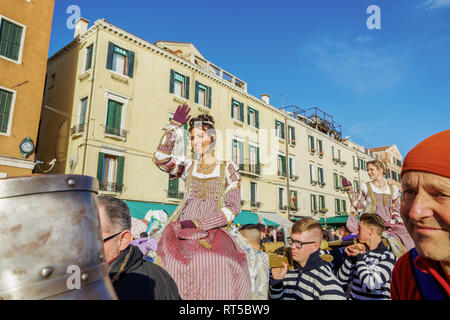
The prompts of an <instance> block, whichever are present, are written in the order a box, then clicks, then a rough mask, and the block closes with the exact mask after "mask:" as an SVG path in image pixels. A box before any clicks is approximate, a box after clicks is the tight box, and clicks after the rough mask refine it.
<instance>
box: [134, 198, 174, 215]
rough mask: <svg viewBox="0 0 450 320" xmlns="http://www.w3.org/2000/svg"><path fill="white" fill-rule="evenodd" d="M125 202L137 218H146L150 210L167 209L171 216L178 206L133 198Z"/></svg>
mask: <svg viewBox="0 0 450 320" xmlns="http://www.w3.org/2000/svg"><path fill="white" fill-rule="evenodd" d="M125 203H126V204H127V205H128V208H130V213H131V216H132V217H133V218H136V219H144V218H145V214H146V213H147V212H148V210H165V211H166V212H167V214H168V215H169V216H170V215H171V214H172V212H174V211H175V209H176V207H177V205H175V204H167V203H155V202H143V201H131V200H125Z"/></svg>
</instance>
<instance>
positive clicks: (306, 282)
mask: <svg viewBox="0 0 450 320" xmlns="http://www.w3.org/2000/svg"><path fill="white" fill-rule="evenodd" d="M291 239H292V245H291V254H292V260H294V261H295V262H296V263H297V264H298V266H297V268H296V269H295V270H290V271H288V265H287V264H285V263H283V267H279V268H272V272H271V277H270V286H269V287H270V292H269V294H270V299H281V300H345V294H344V291H343V289H342V287H341V285H340V284H339V282H338V281H337V279H336V277H335V275H334V274H333V271H332V270H331V267H330V265H329V264H328V263H326V262H325V261H323V260H322V259H321V258H320V251H319V248H320V242H321V241H322V226H321V225H320V223H319V222H318V221H317V220H315V219H312V218H303V219H301V220H298V221H296V222H295V223H294V224H293V225H292V229H291Z"/></svg>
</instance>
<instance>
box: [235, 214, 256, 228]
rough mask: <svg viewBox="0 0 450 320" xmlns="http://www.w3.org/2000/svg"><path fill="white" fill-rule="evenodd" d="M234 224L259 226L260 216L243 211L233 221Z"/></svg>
mask: <svg viewBox="0 0 450 320" xmlns="http://www.w3.org/2000/svg"><path fill="white" fill-rule="evenodd" d="M233 223H234V224H239V225H241V226H243V225H246V224H257V223H259V219H258V215H257V214H256V213H253V212H250V211H241V212H240V213H239V214H238V215H237V216H236V217H235V218H234V220H233Z"/></svg>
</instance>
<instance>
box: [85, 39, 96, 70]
mask: <svg viewBox="0 0 450 320" xmlns="http://www.w3.org/2000/svg"><path fill="white" fill-rule="evenodd" d="M93 51H94V45H93V44H91V45H90V46H89V47H87V48H86V68H85V69H84V70H85V71H87V70H89V69H90V68H91V67H92V55H93Z"/></svg>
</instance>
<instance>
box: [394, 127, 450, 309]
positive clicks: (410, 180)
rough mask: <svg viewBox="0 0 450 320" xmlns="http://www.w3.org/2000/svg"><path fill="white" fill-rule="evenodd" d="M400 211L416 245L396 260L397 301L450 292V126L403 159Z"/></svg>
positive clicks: (433, 297)
mask: <svg viewBox="0 0 450 320" xmlns="http://www.w3.org/2000/svg"><path fill="white" fill-rule="evenodd" d="M401 177H402V189H403V198H402V202H401V209H400V214H401V216H402V218H403V221H404V222H405V226H406V228H407V229H408V232H409V234H410V235H411V237H412V239H413V240H414V243H415V245H416V248H414V249H411V250H410V251H409V252H408V253H407V254H404V255H403V256H402V257H401V258H400V259H399V260H398V261H397V263H396V265H395V267H394V270H393V274H392V281H391V298H392V299H393V300H420V299H424V300H447V299H449V297H450V237H449V236H450V130H445V131H442V132H439V133H437V134H435V135H433V136H431V137H429V138H427V139H425V140H424V141H422V142H421V143H419V144H418V145H417V146H415V147H414V148H413V149H412V150H411V151H410V152H409V153H408V154H407V155H406V158H405V160H404V162H403V167H402V172H401Z"/></svg>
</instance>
